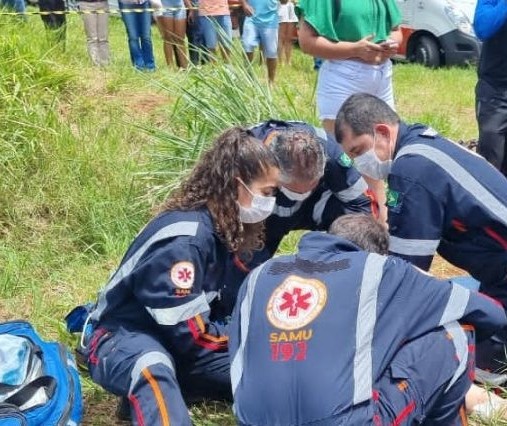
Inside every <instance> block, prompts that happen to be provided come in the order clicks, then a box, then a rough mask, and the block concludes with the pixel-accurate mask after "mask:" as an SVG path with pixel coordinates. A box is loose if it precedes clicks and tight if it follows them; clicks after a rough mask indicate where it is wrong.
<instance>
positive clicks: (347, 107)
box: [334, 93, 400, 142]
mask: <svg viewBox="0 0 507 426" xmlns="http://www.w3.org/2000/svg"><path fill="white" fill-rule="evenodd" d="M399 122H400V117H399V116H398V114H396V112H394V111H393V110H392V108H391V107H390V106H389V105H387V104H386V103H385V102H384V101H383V100H382V99H379V98H377V97H376V96H373V95H370V94H368V93H356V94H354V95H352V96H350V97H349V98H347V100H346V101H345V102H344V103H343V105H342V107H341V108H340V110H339V111H338V115H337V116H336V121H335V127H334V131H335V137H336V140H337V141H338V142H340V141H341V140H342V131H343V125H344V124H347V125H348V126H350V128H351V129H352V132H353V133H354V135H356V136H361V135H364V134H368V135H371V136H373V130H374V127H375V124H378V123H385V124H398V123H399Z"/></svg>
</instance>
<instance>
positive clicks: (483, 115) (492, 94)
mask: <svg viewBox="0 0 507 426" xmlns="http://www.w3.org/2000/svg"><path fill="white" fill-rule="evenodd" d="M475 99H476V102H475V112H476V116H477V123H478V125H479V154H481V155H482V156H483V157H484V158H485V159H486V160H488V161H489V162H490V163H491V164H492V165H493V166H495V167H496V168H497V169H498V170H500V171H501V172H502V173H503V174H504V175H506V176H507V139H506V138H507V88H503V89H502V88H495V87H493V86H491V85H490V84H489V83H487V82H486V81H484V80H480V79H479V81H478V83H477V86H476V88H475Z"/></svg>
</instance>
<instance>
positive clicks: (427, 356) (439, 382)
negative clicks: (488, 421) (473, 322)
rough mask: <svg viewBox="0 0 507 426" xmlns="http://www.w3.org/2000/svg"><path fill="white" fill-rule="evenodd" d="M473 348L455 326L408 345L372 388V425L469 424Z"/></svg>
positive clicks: (470, 340)
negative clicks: (467, 407) (467, 406)
mask: <svg viewBox="0 0 507 426" xmlns="http://www.w3.org/2000/svg"><path fill="white" fill-rule="evenodd" d="M473 347H474V335H473V332H472V331H465V330H463V328H461V326H460V325H459V324H458V323H456V322H455V323H451V324H449V325H447V326H446V328H439V329H437V330H435V331H432V332H430V333H428V334H425V335H423V336H421V337H419V338H417V339H415V340H413V341H411V342H408V343H407V344H405V345H404V346H403V347H402V348H401V349H400V350H399V352H398V353H397V354H396V356H395V357H394V359H393V361H392V362H391V365H390V366H389V368H388V369H387V371H386V372H385V374H383V375H382V377H381V378H380V380H378V381H377V382H376V383H375V384H374V388H375V392H374V395H373V399H374V404H375V410H374V411H375V416H374V420H376V422H374V424H376V423H378V424H404V425H405V424H406V425H414V424H415V425H419V424H421V425H425V426H430V425H435V426H437V425H466V424H467V423H466V418H465V414H464V408H463V406H464V403H465V394H466V393H467V391H468V389H469V388H470V385H471V384H472V377H473V370H474V365H475V364H474V359H475V358H474V353H473V352H470V350H472V349H473Z"/></svg>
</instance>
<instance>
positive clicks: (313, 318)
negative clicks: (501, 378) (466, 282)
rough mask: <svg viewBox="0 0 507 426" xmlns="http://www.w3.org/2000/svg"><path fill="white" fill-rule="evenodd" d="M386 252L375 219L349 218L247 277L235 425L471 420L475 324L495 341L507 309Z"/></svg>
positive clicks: (234, 364) (235, 360)
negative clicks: (467, 403) (468, 404)
mask: <svg viewBox="0 0 507 426" xmlns="http://www.w3.org/2000/svg"><path fill="white" fill-rule="evenodd" d="M387 247H388V235H387V231H386V230H385V228H384V227H383V226H382V225H381V224H379V223H378V222H376V221H375V220H374V219H373V218H372V217H371V216H367V215H345V216H342V217H340V218H338V219H337V220H336V221H335V222H333V224H332V225H331V228H330V230H329V234H325V233H320V232H310V233H308V234H306V235H304V236H303V237H302V239H301V241H300V243H299V248H298V252H297V253H296V254H295V255H292V256H280V257H276V258H273V259H271V260H269V261H267V262H266V263H264V264H262V265H261V266H259V267H258V268H256V269H255V270H254V271H252V272H251V273H250V275H249V277H248V278H247V279H246V280H245V282H244V283H243V286H242V287H241V289H240V292H239V295H238V300H237V303H236V307H235V308H234V312H233V317H232V320H231V326H230V330H229V332H230V337H229V338H230V344H229V350H230V356H231V381H232V390H233V395H234V412H235V415H236V416H237V418H238V422H239V424H241V425H252V426H253V425H255V426H260V425H263V426H264V425H269V426H286V425H309V424H312V425H322V426H324V425H338V424H340V425H341V424H343V425H367V424H375V425H377V424H396V425H401V424H407V425H411V424H415V423H417V424H420V422H423V421H424V423H423V424H424V425H451V424H452V425H457V424H466V418H465V415H464V410H463V409H462V408H463V406H464V400H465V394H466V392H467V391H468V389H469V388H470V385H471V376H472V375H471V373H473V366H474V360H473V358H474V354H473V350H470V348H473V343H474V342H473V332H472V331H471V330H472V329H473V328H472V326H475V327H477V335H478V336H480V337H483V336H487V335H488V334H491V333H493V332H495V331H496V330H497V329H499V328H500V327H504V326H506V325H507V318H506V316H505V312H504V310H503V309H502V307H501V305H500V304H498V303H496V302H495V301H493V300H492V299H490V298H489V297H486V296H484V295H482V294H481V293H477V292H472V291H470V290H467V289H465V288H464V287H460V286H459V285H457V284H453V283H452V282H450V281H440V280H437V279H434V278H433V277H431V276H429V275H427V274H424V273H422V272H420V271H418V270H417V269H416V268H415V267H414V266H413V265H411V264H410V263H408V262H405V261H403V260H402V259H399V258H397V257H394V256H389V257H386V256H384V254H385V253H387ZM458 320H462V321H466V324H471V325H472V326H471V325H463V324H464V323H461V324H460V323H458V322H457V321H458Z"/></svg>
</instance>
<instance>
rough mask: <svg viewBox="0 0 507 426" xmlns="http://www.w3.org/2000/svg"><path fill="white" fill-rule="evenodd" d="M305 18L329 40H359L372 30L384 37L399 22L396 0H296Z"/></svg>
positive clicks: (399, 15) (378, 39)
mask: <svg viewBox="0 0 507 426" xmlns="http://www.w3.org/2000/svg"><path fill="white" fill-rule="evenodd" d="M298 6H299V8H300V11H301V14H302V15H303V16H304V19H305V21H306V22H307V23H308V24H309V25H310V26H311V27H313V28H314V29H315V31H316V32H317V33H318V34H319V35H320V36H322V37H326V38H327V39H329V40H332V41H351V42H354V41H358V40H361V39H362V38H363V37H366V36H368V35H370V34H375V37H374V39H373V41H374V42H379V41H384V40H386V39H387V38H388V37H389V34H390V33H391V30H392V29H393V28H394V27H396V26H398V25H399V24H400V23H401V13H400V11H399V9H398V6H397V5H396V0H299V2H298Z"/></svg>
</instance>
